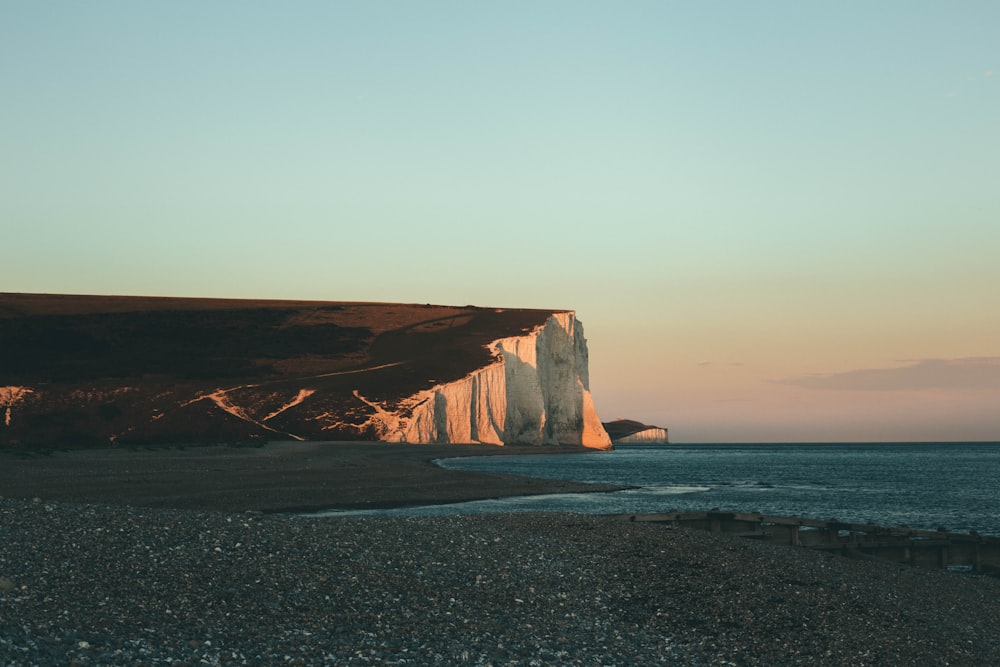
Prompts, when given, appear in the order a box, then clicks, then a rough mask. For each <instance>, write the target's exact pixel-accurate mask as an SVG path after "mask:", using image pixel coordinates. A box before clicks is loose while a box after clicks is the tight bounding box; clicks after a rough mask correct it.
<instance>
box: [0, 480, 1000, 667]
mask: <svg viewBox="0 0 1000 667" xmlns="http://www.w3.org/2000/svg"><path fill="white" fill-rule="evenodd" d="M220 664H233V665H243V664H246V665H285V664H289V665H294V664H305V665H313V664H318V665H322V664H329V665H355V664H356V665H365V664H371V665H373V664H386V665H438V664H439V665H651V664H666V665H838V666H839V665H970V666H971V665H977V666H978V665H988V664H1000V580H997V579H991V578H988V577H981V576H975V575H969V574H961V573H952V572H943V571H942V572H939V571H927V570H916V569H912V568H909V567H904V566H897V565H890V564H882V563H872V562H865V561H853V560H846V559H842V558H839V557H836V556H830V555H826V554H822V553H817V552H813V551H808V550H805V549H798V548H793V547H777V546H771V545H765V544H757V543H752V542H748V541H741V540H739V539H736V538H732V537H727V536H719V535H712V534H709V533H702V532H696V531H688V530H683V529H669V528H666V527H664V526H659V525H652V524H643V523H639V522H636V523H629V522H624V521H617V520H613V519H611V518H607V517H597V516H580V515H570V514H516V515H494V516H454V517H434V518H427V517H423V518H304V517H293V516H283V515H264V514H259V513H247V512H200V511H192V510H179V509H159V508H139V507H130V506H111V505H95V504H78V503H66V502H52V501H48V500H42V499H35V500H31V499H10V498H7V499H0V665H4V666H7V665H220Z"/></svg>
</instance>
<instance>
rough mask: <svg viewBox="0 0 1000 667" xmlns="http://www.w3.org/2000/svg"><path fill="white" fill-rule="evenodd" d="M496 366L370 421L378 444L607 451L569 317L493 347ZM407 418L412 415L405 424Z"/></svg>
mask: <svg viewBox="0 0 1000 667" xmlns="http://www.w3.org/2000/svg"><path fill="white" fill-rule="evenodd" d="M490 350H491V352H492V353H493V356H494V361H493V362H492V363H490V364H489V365H487V366H485V367H483V368H480V369H477V370H475V371H474V372H472V373H470V374H469V375H467V376H466V377H464V378H462V379H461V380H457V381H454V382H449V383H447V384H442V385H439V386H437V387H434V388H433V389H428V390H425V391H422V392H419V393H418V394H416V395H414V396H413V397H411V398H410V399H408V400H407V401H404V407H403V410H402V412H395V413H389V412H386V411H379V413H378V414H376V415H375V416H373V417H372V419H373V421H374V423H375V424H376V429H377V430H379V431H380V432H381V435H382V436H383V439H385V440H389V441H398V442H419V443H472V442H475V443H486V444H495V445H502V444H513V443H518V444H521V443H523V444H532V445H540V444H564V445H565V444H573V445H583V446H585V447H592V448H597V449H610V448H611V439H610V438H609V437H608V434H607V433H606V432H605V431H604V427H603V426H602V425H601V421H600V418H599V417H598V416H597V412H596V411H595V410H594V401H593V398H592V396H591V393H590V377H589V373H588V353H587V341H586V339H585V338H584V335H583V325H582V324H581V323H580V322H579V321H578V320H577V319H576V315H575V314H574V313H572V312H562V313H555V314H553V315H552V316H551V317H549V319H548V320H546V322H545V324H544V325H542V326H540V327H538V328H536V329H535V330H534V331H532V332H531V333H528V334H526V335H523V336H511V337H507V338H501V339H498V340H496V341H494V342H493V343H492V344H491V345H490ZM406 412H409V415H408V416H406V414H405V413H406Z"/></svg>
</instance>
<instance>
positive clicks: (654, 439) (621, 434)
mask: <svg viewBox="0 0 1000 667" xmlns="http://www.w3.org/2000/svg"><path fill="white" fill-rule="evenodd" d="M603 426H604V429H605V431H606V432H607V434H608V436H610V438H611V442H613V443H614V444H616V445H665V444H668V443H669V442H670V437H669V432H668V431H667V429H666V428H665V427H663V426H649V425H648V424H643V423H642V422H638V421H635V420H633V419H616V420H615V421H612V422H605V423H604V424H603Z"/></svg>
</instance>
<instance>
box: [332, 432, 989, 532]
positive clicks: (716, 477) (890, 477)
mask: <svg viewBox="0 0 1000 667" xmlns="http://www.w3.org/2000/svg"><path fill="white" fill-rule="evenodd" d="M438 463H439V465H441V466H443V467H445V468H452V469H456V470H471V471H482V472H491V473H510V474H516V475H525V476H530V477H540V478H545V479H566V480H576V481H583V482H603V483H609V484H618V485H623V486H633V487H637V488H635V489H631V490H627V491H617V492H613V493H584V494H559V495H546V496H528V497H519V498H507V499H498V500H486V501H475V502H466V503H456V504H452V505H441V506H426V507H408V508H402V509H396V510H381V511H366V512H351V514H409V515H430V514H462V513H466V514H468V513H489V512H524V511H560V512H581V513H597V514H616V513H633V512H636V513H638V512H662V511H667V510H672V509H676V510H681V511H693V510H707V509H712V508H719V509H722V510H733V511H744V512H761V513H763V514H774V515H781V516H801V517H803V518H811V519H834V518H835V519H839V520H841V521H848V522H858V523H867V522H872V523H876V524H879V525H884V526H897V525H907V526H910V527H911V528H919V529H926V530H936V529H938V528H939V527H944V528H945V529H947V530H949V531H952V532H966V531H970V530H976V531H979V532H980V533H983V534H989V535H1000V443H888V444H883V443H878V444H855V443H851V444H746V445H740V444H725V445H708V444H702V445H668V446H664V447H627V446H619V447H618V448H617V449H616V450H615V451H613V452H593V453H586V454H542V455H532V456H496V457H464V458H453V459H443V460H441V461H439V462H438ZM330 514H344V513H338V512H330Z"/></svg>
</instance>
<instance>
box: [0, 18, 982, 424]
mask: <svg viewBox="0 0 1000 667" xmlns="http://www.w3.org/2000/svg"><path fill="white" fill-rule="evenodd" d="M998 25H1000V3H997V2H993V1H992V0H990V1H981V2H975V1H965V2H963V1H960V0H959V1H955V0H952V1H921V0H906V1H893V0H883V1H881V2H877V3H872V2H861V1H846V2H839V3H812V2H799V1H791V0H789V1H786V2H778V1H768V0H765V1H762V2H753V3H750V2H742V1H737V0H731V1H712V0H707V1H705V2H671V1H668V0H659V1H656V2H644V1H634V2H610V1H605V2H588V1H585V0H567V1H559V0H551V1H542V2H534V1H533V2H527V1H517V0H515V1H509V2H502V3H501V2H492V3H491V2H467V1H464V0H456V1H454V2H442V1H437V0H422V1H421V2H409V1H404V0H399V1H396V2H380V1H378V0H365V1H361V0H359V1H356V2H355V1H341V2H337V1H334V0H324V1H315V2H313V1H306V0H286V1H283V2H255V1H246V0H240V1H235V0H217V1H213V2H201V1H192V0H172V1H171V2H156V3H154V2H134V1H133V0H97V1H95V2H76V1H75V0H74V1H62V2H57V1H45V0H0V291H7V292H49V293H74V294H134V295H164V296H192V297H200V296H206V297H208V296H211V297H236V298H242V297H247V298H288V299H317V300H337V301H387V302H406V303H438V304H449V305H466V304H473V305H479V306H493V307H525V308H552V309H572V310H575V311H576V312H577V315H578V317H579V319H580V320H581V321H582V322H583V324H584V327H585V331H586V335H587V339H588V342H589V348H590V380H591V389H592V391H593V394H594V399H595V403H596V407H597V409H598V412H599V414H600V415H601V417H602V418H603V419H604V420H610V419H614V418H616V417H624V418H630V419H638V420H640V421H644V422H646V423H649V424H653V425H659V426H667V427H669V428H670V432H671V438H672V440H674V441H677V442H786V441H793V442H794V441H884V440H888V441H892V440H897V441H906V440H1000V307H998V292H1000V261H998V251H1000V182H998V179H1000V40H998V39H997V26H998Z"/></svg>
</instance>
